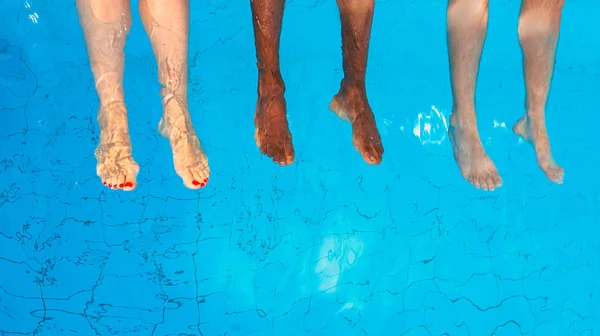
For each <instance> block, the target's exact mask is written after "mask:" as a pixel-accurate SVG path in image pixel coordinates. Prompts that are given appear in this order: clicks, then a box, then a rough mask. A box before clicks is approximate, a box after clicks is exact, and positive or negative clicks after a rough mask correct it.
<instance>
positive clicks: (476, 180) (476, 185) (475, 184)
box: [473, 177, 481, 189]
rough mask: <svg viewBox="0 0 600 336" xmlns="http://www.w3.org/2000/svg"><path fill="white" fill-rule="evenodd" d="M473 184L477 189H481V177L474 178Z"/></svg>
mask: <svg viewBox="0 0 600 336" xmlns="http://www.w3.org/2000/svg"><path fill="white" fill-rule="evenodd" d="M473 185H474V186H475V188H477V189H481V182H480V181H479V177H476V178H473Z"/></svg>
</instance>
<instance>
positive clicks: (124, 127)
mask: <svg viewBox="0 0 600 336" xmlns="http://www.w3.org/2000/svg"><path fill="white" fill-rule="evenodd" d="M76 4H77V11H78V13H79V21H80V22H81V26H82V28H83V33H84V37H85V42H86V46H87V51H88V55H89V59H90V65H91V68H92V73H93V75H94V81H95V84H96V91H97V92H98V96H99V98H100V107H99V109H98V124H99V125H100V144H99V145H98V148H97V149H96V152H95V156H96V159H97V161H98V164H97V166H96V171H97V174H98V176H99V177H100V178H101V179H102V182H103V183H104V184H105V185H107V186H108V187H109V188H113V189H119V188H122V189H123V190H125V191H130V190H133V189H134V188H135V187H136V184H137V183H136V176H137V174H138V172H139V166H138V164H137V163H136V162H135V161H134V160H133V157H132V149H131V140H130V138H129V125H128V120H127V109H126V107H125V97H124V93H123V68H124V62H125V50H124V48H125V38H126V37H127V33H128V32H129V27H130V26H131V12H130V9H129V0H77V1H76Z"/></svg>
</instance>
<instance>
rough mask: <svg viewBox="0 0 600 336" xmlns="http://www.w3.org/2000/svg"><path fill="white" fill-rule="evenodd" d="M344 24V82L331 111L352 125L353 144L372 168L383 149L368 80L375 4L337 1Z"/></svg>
mask: <svg viewBox="0 0 600 336" xmlns="http://www.w3.org/2000/svg"><path fill="white" fill-rule="evenodd" d="M337 3H338V7H339V9H340V17H341V21H342V53H343V62H344V65H343V66H344V79H343V80H342V83H341V87H340V91H339V92H338V94H336V95H335V97H333V100H332V102H331V104H330V106H329V108H330V109H331V110H332V111H334V112H335V113H336V114H337V115H338V116H339V117H340V118H342V119H344V120H346V121H348V122H350V123H351V124H352V142H353V143H354V147H355V148H356V150H357V151H359V152H360V153H361V154H362V156H363V158H364V160H365V161H366V162H367V163H369V164H380V163H381V159H382V156H383V145H382V143H381V137H380V135H379V131H378V130H377V125H376V123H375V116H374V115H373V111H372V110H371V107H370V106H369V102H368V99H367V90H366V85H365V77H366V71H367V57H368V54H369V41H370V39H371V26H372V23H373V11H374V7H375V1H374V0H337Z"/></svg>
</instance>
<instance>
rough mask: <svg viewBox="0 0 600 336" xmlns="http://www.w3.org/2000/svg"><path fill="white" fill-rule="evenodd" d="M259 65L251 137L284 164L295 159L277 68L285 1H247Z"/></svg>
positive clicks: (267, 153)
mask: <svg viewBox="0 0 600 336" xmlns="http://www.w3.org/2000/svg"><path fill="white" fill-rule="evenodd" d="M250 3H251V5H252V22H253V24H254V41H255V45H256V59H257V63H256V65H257V67H258V100H257V103H256V111H255V115H254V125H255V127H256V130H255V133H254V139H255V140H256V145H257V146H258V148H259V149H260V151H261V152H262V153H263V154H264V155H266V156H268V157H270V158H272V159H273V161H275V162H276V163H278V164H280V165H282V166H285V165H289V164H291V163H293V162H294V155H295V153H294V147H293V144H292V134H291V133H290V130H289V127H288V121H287V113H286V104H285V98H284V93H285V84H284V83H283V78H282V77H281V72H280V70H279V39H280V36H281V25H282V20H283V8H284V6H285V0H250Z"/></svg>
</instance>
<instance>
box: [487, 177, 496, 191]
mask: <svg viewBox="0 0 600 336" xmlns="http://www.w3.org/2000/svg"><path fill="white" fill-rule="evenodd" d="M485 183H486V184H487V188H488V190H489V191H494V190H495V189H496V182H494V176H492V175H490V176H488V177H487V179H486V180H485Z"/></svg>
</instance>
